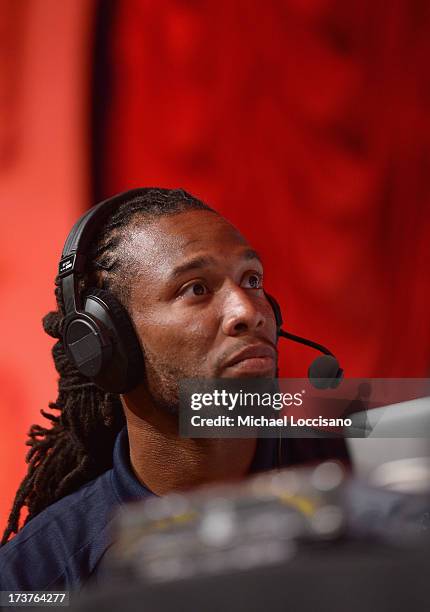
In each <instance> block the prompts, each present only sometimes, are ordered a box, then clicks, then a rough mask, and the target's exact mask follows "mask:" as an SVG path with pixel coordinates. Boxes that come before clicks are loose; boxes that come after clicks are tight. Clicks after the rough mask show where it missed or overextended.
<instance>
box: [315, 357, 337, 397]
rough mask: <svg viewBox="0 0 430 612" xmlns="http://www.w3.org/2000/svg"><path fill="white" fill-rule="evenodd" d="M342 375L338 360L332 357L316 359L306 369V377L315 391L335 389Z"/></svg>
mask: <svg viewBox="0 0 430 612" xmlns="http://www.w3.org/2000/svg"><path fill="white" fill-rule="evenodd" d="M342 373H343V370H342V369H341V368H340V366H339V362H338V360H337V359H336V357H333V356H332V355H321V357H317V358H316V359H314V361H313V362H312V363H311V365H310V366H309V369H308V377H309V379H310V381H311V383H312V385H313V386H314V387H315V388H316V389H328V388H329V387H331V388H335V387H337V386H338V385H339V384H340V382H341V380H342Z"/></svg>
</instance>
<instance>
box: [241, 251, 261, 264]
mask: <svg viewBox="0 0 430 612" xmlns="http://www.w3.org/2000/svg"><path fill="white" fill-rule="evenodd" d="M242 256H243V258H244V259H258V261H259V262H260V263H261V264H262V263H263V262H262V261H261V257H260V255H259V254H258V253H257V251H254V249H246V251H244V252H243V253H242Z"/></svg>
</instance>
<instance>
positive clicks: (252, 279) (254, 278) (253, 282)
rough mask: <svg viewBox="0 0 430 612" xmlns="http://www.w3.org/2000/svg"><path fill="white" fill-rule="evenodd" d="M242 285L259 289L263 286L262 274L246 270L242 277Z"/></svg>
mask: <svg viewBox="0 0 430 612" xmlns="http://www.w3.org/2000/svg"><path fill="white" fill-rule="evenodd" d="M242 286H244V287H245V288H248V289H261V288H262V286H263V275H262V274H260V273H259V272H248V274H245V276H244V278H243V281H242Z"/></svg>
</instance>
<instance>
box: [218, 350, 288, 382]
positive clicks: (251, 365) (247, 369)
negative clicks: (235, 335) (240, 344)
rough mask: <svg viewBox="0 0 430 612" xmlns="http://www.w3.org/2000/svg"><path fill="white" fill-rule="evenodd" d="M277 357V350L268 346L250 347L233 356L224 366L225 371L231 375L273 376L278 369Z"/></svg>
mask: <svg viewBox="0 0 430 612" xmlns="http://www.w3.org/2000/svg"><path fill="white" fill-rule="evenodd" d="M276 355H277V353H276V350H275V349H274V348H273V347H271V346H269V345H268V344H263V343H259V344H252V345H248V346H245V347H244V348H243V349H241V350H240V351H238V352H237V353H235V354H234V355H232V356H231V357H230V358H229V359H228V360H227V361H226V362H225V363H224V364H223V369H224V370H227V372H228V373H229V375H232V374H233V375H234V374H236V375H248V376H253V375H254V376H261V375H263V374H272V375H273V374H274V370H275V367H276Z"/></svg>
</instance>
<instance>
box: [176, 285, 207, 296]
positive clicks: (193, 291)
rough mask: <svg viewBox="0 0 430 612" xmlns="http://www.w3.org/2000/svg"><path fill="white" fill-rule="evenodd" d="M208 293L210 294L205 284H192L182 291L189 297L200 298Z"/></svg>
mask: <svg viewBox="0 0 430 612" xmlns="http://www.w3.org/2000/svg"><path fill="white" fill-rule="evenodd" d="M207 293H209V289H208V288H207V287H206V285H205V284H203V283H191V285H188V287H185V289H184V290H183V291H182V295H188V296H194V295H196V296H200V295H206V294H207Z"/></svg>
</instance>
